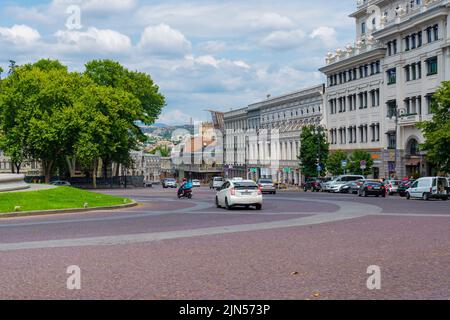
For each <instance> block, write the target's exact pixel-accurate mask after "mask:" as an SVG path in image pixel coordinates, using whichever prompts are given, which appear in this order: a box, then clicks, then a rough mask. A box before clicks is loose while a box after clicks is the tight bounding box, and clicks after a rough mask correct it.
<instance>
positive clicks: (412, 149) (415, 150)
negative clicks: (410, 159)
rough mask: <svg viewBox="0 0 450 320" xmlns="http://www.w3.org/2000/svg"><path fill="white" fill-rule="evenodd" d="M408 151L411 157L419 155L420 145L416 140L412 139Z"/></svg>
mask: <svg viewBox="0 0 450 320" xmlns="http://www.w3.org/2000/svg"><path fill="white" fill-rule="evenodd" d="M408 151H409V154H410V155H411V156H417V155H418V154H419V143H418V142H417V140H416V139H412V140H411V141H410V142H409V148H408Z"/></svg>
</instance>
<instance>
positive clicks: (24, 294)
mask: <svg viewBox="0 0 450 320" xmlns="http://www.w3.org/2000/svg"><path fill="white" fill-rule="evenodd" d="M107 193H110V194H119V195H125V196H129V197H132V198H134V199H136V200H138V201H139V202H140V203H141V205H140V206H139V207H135V208H131V209H125V210H122V211H114V212H90V213H84V214H66V215H57V216H47V217H30V218H15V219H5V220H3V219H2V220H0V299H34V298H39V299H58V298H64V299H85V298H92V299H104V298H113V299H336V298H337V299H404V298H411V299H445V300H447V299H449V298H450V236H449V234H450V233H449V232H450V205H449V204H450V202H444V201H430V202H424V201H407V200H405V199H400V198H398V197H389V198H387V199H378V198H359V197H357V196H352V195H334V194H333V195H331V194H322V193H289V192H285V193H279V194H278V195H276V196H265V203H264V209H263V210H262V211H256V210H240V209H236V210H232V211H226V210H222V209H217V208H215V206H214V192H213V191H210V190H208V189H206V188H201V189H197V190H195V194H194V199H193V200H178V199H176V197H175V191H174V190H163V189H160V188H158V187H156V188H154V189H146V190H144V189H142V190H116V191H109V192H107ZM71 265H78V266H79V267H80V268H81V272H82V277H81V280H82V281H81V283H82V289H81V290H73V291H72V290H68V289H67V287H66V280H67V277H68V276H69V275H68V274H66V269H67V267H68V266H71ZM371 265H378V266H380V268H381V284H382V287H381V290H373V291H371V290H368V289H367V287H366V280H367V278H368V277H369V275H368V274H367V273H366V272H367V268H368V266H371Z"/></svg>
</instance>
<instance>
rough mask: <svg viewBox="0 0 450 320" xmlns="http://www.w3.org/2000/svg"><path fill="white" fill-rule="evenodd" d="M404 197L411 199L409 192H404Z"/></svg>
mask: <svg viewBox="0 0 450 320" xmlns="http://www.w3.org/2000/svg"><path fill="white" fill-rule="evenodd" d="M406 199H407V200H411V195H410V194H409V192H407V193H406Z"/></svg>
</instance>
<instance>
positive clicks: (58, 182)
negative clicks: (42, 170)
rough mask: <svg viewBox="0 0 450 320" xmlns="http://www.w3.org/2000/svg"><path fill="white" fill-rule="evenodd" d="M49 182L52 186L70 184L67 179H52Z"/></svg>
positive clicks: (67, 185) (68, 185)
mask: <svg viewBox="0 0 450 320" xmlns="http://www.w3.org/2000/svg"><path fill="white" fill-rule="evenodd" d="M50 184H51V185H53V186H66V187H70V186H71V184H70V182H69V181H63V180H56V181H52V182H50Z"/></svg>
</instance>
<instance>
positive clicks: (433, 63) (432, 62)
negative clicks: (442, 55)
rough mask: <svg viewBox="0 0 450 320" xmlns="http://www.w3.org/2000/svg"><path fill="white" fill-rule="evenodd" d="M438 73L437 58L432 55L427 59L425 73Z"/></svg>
mask: <svg viewBox="0 0 450 320" xmlns="http://www.w3.org/2000/svg"><path fill="white" fill-rule="evenodd" d="M437 73H438V59H437V57H433V58H430V59H428V60H427V75H428V76H431V75H434V74H437Z"/></svg>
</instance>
